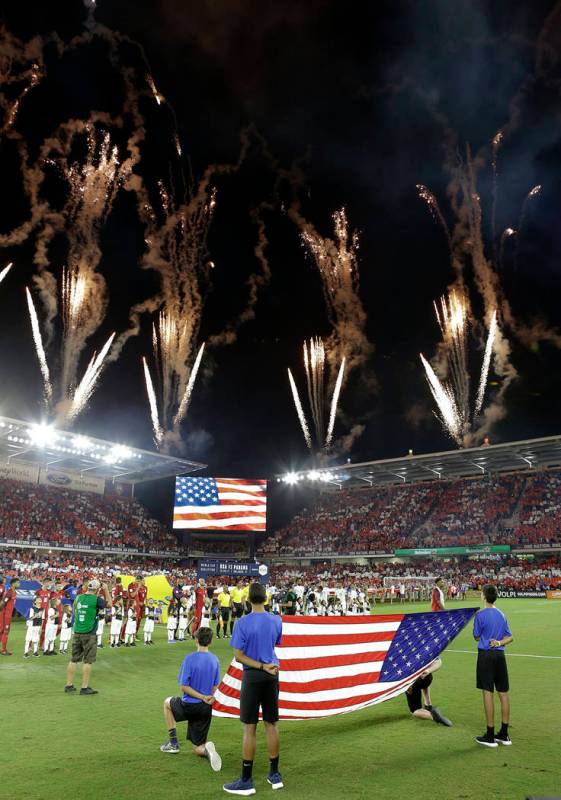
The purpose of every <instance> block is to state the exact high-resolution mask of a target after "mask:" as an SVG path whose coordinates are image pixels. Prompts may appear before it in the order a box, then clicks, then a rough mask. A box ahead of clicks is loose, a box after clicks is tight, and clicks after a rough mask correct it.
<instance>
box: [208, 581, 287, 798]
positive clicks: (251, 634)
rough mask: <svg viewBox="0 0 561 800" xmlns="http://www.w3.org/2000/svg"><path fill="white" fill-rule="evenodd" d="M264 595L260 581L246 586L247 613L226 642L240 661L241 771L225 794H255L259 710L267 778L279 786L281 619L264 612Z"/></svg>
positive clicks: (227, 787)
mask: <svg viewBox="0 0 561 800" xmlns="http://www.w3.org/2000/svg"><path fill="white" fill-rule="evenodd" d="M266 599H267V594H266V591H265V587H264V586H262V585H261V584H260V583H252V584H251V586H250V587H249V602H250V603H251V613H250V614H247V616H245V617H241V618H240V619H238V621H237V623H236V627H235V628H234V633H233V635H232V639H231V641H230V644H231V646H232V647H233V648H234V655H235V658H236V661H238V662H239V663H240V664H243V678H242V688H241V692H240V721H241V722H242V723H243V726H244V733H243V761H242V774H241V777H240V778H239V779H238V780H237V781H233V782H232V783H227V784H225V785H224V787H223V788H224V791H225V792H228V794H238V795H244V796H246V795H251V794H255V786H254V785H253V776H252V773H253V759H254V757H255V747H256V731H257V723H258V721H259V709H260V708H261V710H262V713H263V724H264V725H265V736H266V737H267V749H268V751H269V759H270V761H269V774H268V776H267V781H268V782H269V783H270V785H271V786H272V787H273V789H282V788H283V782H282V777H281V775H280V773H279V734H278V730H277V722H278V718H279V678H278V675H279V661H278V658H277V656H276V654H275V646H276V645H278V644H280V640H281V636H282V620H281V618H280V617H278V616H276V615H274V614H269V613H268V612H267V611H265V602H266Z"/></svg>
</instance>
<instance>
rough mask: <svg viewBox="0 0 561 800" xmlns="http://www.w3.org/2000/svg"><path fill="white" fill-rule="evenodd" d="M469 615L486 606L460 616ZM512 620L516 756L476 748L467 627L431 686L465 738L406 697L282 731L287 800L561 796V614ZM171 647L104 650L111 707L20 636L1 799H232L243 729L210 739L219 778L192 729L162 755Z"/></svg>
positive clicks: (1, 678) (4, 692) (7, 712)
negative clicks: (229, 790)
mask: <svg viewBox="0 0 561 800" xmlns="http://www.w3.org/2000/svg"><path fill="white" fill-rule="evenodd" d="M471 605H479V603H478V602H477V601H475V602H474V601H467V602H462V603H452V604H449V607H450V608H455V607H460V606H471ZM500 608H501V609H502V610H503V611H504V612H505V613H506V615H507V616H508V618H509V622H510V626H511V629H512V632H513V635H514V642H513V643H512V645H510V647H509V648H507V652H508V654H509V660H508V666H509V671H510V681H511V701H512V713H511V728H510V734H511V738H512V740H513V745H512V747H510V748H506V747H499V748H496V749H487V748H483V747H479V746H478V745H477V744H476V743H475V742H474V741H473V737H474V736H476V735H478V734H481V733H483V732H484V731H485V720H484V715H483V707H482V701H481V692H479V691H477V690H476V689H475V660H476V655H475V648H476V645H475V642H474V641H473V639H472V636H471V625H469V626H468V627H467V628H466V629H464V631H463V632H462V633H461V634H460V636H458V637H457V638H456V639H455V640H454V641H453V642H452V644H451V646H450V648H449V650H447V651H445V652H444V654H443V667H442V669H441V670H440V672H438V673H437V674H436V675H435V678H434V682H433V685H432V687H431V693H432V698H433V703H434V705H436V706H437V707H439V708H440V709H441V710H442V712H443V713H444V714H446V716H448V717H449V718H450V719H451V720H452V721H453V723H454V727H453V728H445V727H443V726H440V725H436V724H434V723H432V722H427V721H424V720H418V719H414V718H412V717H411V715H410V714H409V712H408V709H407V704H406V702H405V699H404V697H403V696H401V697H397V698H395V699H394V700H390V701H388V702H386V703H383V704H381V705H379V706H375V707H373V708H370V709H366V710H363V711H358V712H354V713H351V714H347V715H343V716H339V717H332V718H331V719H327V720H313V721H309V722H284V723H281V724H280V734H281V761H280V769H281V772H282V774H283V779H284V783H285V789H283V790H282V796H284V797H286V798H287V799H288V798H294V800H296V799H297V798H298V800H324V799H325V800H331V799H332V798H333V800H335V798H337V800H340V798H344V800H349V799H350V798H352V799H353V800H354V799H355V798H356V800H361V799H362V798H364V800H366V799H367V798H368V800H371V799H372V798H377V799H379V800H399V798H410V800H434V798H441V799H442V800H455V798H460V799H461V800H472V799H473V800H491V799H495V798H496V800H514V799H515V798H521V799H522V798H525V797H526V796H527V795H549V796H555V795H559V796H560V797H561V765H560V758H559V752H560V749H561V693H560V689H559V683H560V681H559V679H560V677H561V603H555V602H551V601H546V600H503V601H501V602H500ZM376 610H377V611H379V612H380V613H382V612H385V613H390V612H395V613H400V612H402V611H422V610H426V607H424V606H422V605H421V604H418V605H416V606H409V605H408V606H398V605H394V606H392V607H390V606H389V605H387V604H386V605H384V606H378V607H377V609H376ZM165 634H166V631H165V629H164V627H163V626H157V629H156V632H155V641H156V644H155V646H154V647H144V646H143V645H142V644H138V645H137V647H136V648H135V649H125V648H120V649H118V650H111V649H110V648H108V647H105V648H104V649H103V650H100V651H99V652H98V660H97V662H96V664H95V665H94V668H93V678H92V686H93V687H94V688H95V689H99V694H98V695H96V696H91V697H81V696H80V695H79V694H75V695H68V694H64V692H63V687H64V684H65V668H66V663H67V659H68V656H63V655H58V656H56V657H53V658H43V657H40V658H33V657H32V658H30V659H28V660H24V659H23V657H22V654H23V638H24V625H23V623H15V624H14V626H13V628H12V634H11V636H10V642H9V648H10V650H12V651H13V653H14V655H13V656H12V657H11V658H2V659H0V738H1V741H2V747H1V748H0V798H2V800H7V798H11V799H12V800H55V799H56V800H60V798H65V797H76V798H80V800H94V798H95V800H99V798H103V799H105V798H107V799H108V800H128V798H131V799H132V798H134V800H144V798H147V799H148V800H185V798H190V797H192V798H203V799H204V798H215V797H220V796H223V797H225V796H226V794H225V793H224V792H223V791H222V783H225V782H227V781H230V780H232V779H234V778H237V777H238V775H239V773H240V763H241V725H240V723H239V722H237V721H236V720H230V719H215V720H214V721H213V723H212V727H211V734H210V735H211V738H212V740H213V741H214V742H215V743H216V746H217V749H218V751H219V752H220V754H221V755H222V760H223V767H222V772H220V773H214V772H212V771H211V770H210V767H209V765H208V762H206V761H205V760H202V759H199V758H197V756H195V755H193V754H192V753H191V747H190V744H188V743H186V742H185V725H184V724H180V725H179V726H178V734H179V738H180V744H181V748H182V749H181V752H180V753H179V754H178V755H168V754H164V753H161V752H160V750H159V746H160V744H162V743H163V742H165V741H166V740H167V730H166V726H165V724H164V720H163V715H162V703H163V700H164V698H166V697H168V696H169V695H172V694H176V693H177V685H176V680H177V673H178V671H179V665H180V662H181V660H182V658H183V656H184V655H185V654H187V653H188V652H192V651H193V649H194V645H193V644H192V642H185V643H178V644H175V645H168V644H167V643H166V635H165ZM212 649H213V651H214V652H215V653H216V654H217V655H218V656H219V658H220V660H221V664H222V668H223V671H225V669H226V667H227V665H228V663H229V661H230V658H231V650H230V647H229V642H228V640H226V641H224V640H220V641H218V642H217V641H216V640H215V641H214V642H213V646H212ZM463 651H469V652H468V653H466V652H463ZM514 654H524V655H520V656H519V657H518V656H515V655H514ZM531 656H540V658H537V657H531ZM545 656H549V657H550V658H546V657H545ZM551 657H555V658H551ZM79 669H80V668H79ZM76 684H77V685H78V686H79V675H78V676H77V681H76ZM499 720H500V718H499ZM258 734H259V735H258V739H259V743H258V751H257V755H256V760H255V767H254V780H255V786H256V790H257V794H258V795H270V794H271V791H272V790H271V787H270V786H269V785H268V784H267V783H266V780H265V778H266V774H267V766H268V762H267V756H266V751H265V746H264V736H263V734H262V731H258Z"/></svg>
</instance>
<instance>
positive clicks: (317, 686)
mask: <svg viewBox="0 0 561 800" xmlns="http://www.w3.org/2000/svg"><path fill="white" fill-rule="evenodd" d="M379 678H380V673H379V672H365V673H364V674H363V675H347V676H346V677H344V678H343V677H341V678H320V679H319V680H317V681H306V683H287V682H286V681H283V682H282V691H283V692H297V693H298V694H308V693H310V692H323V691H329V690H330V689H348V688H349V687H351V686H361V685H362V684H372V683H376V682H377V681H378V680H379ZM281 704H284V701H282V703H281Z"/></svg>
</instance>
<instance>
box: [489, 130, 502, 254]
mask: <svg viewBox="0 0 561 800" xmlns="http://www.w3.org/2000/svg"><path fill="white" fill-rule="evenodd" d="M503 139H504V134H503V132H502V131H497V133H496V134H495V136H494V137H493V141H492V142H491V167H492V170H493V188H492V202H491V236H492V239H493V254H494V257H495V263H496V262H497V223H496V218H497V192H498V177H499V171H498V156H499V149H500V147H501V144H502V142H503ZM501 242H502V240H501Z"/></svg>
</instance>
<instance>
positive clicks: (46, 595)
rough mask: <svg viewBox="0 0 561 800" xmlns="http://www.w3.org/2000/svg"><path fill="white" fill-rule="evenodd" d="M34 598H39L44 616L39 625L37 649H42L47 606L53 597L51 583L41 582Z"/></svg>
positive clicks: (47, 611)
mask: <svg viewBox="0 0 561 800" xmlns="http://www.w3.org/2000/svg"><path fill="white" fill-rule="evenodd" d="M35 597H38V598H39V600H40V601H41V608H42V609H43V611H44V612H45V616H44V618H43V624H42V625H41V635H40V637H39V647H43V642H44V640H45V628H46V626H47V615H48V613H49V606H50V603H51V600H52V598H53V597H54V593H53V591H52V584H51V582H50V581H43V585H42V587H41V589H38V590H37V591H36V592H35Z"/></svg>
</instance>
